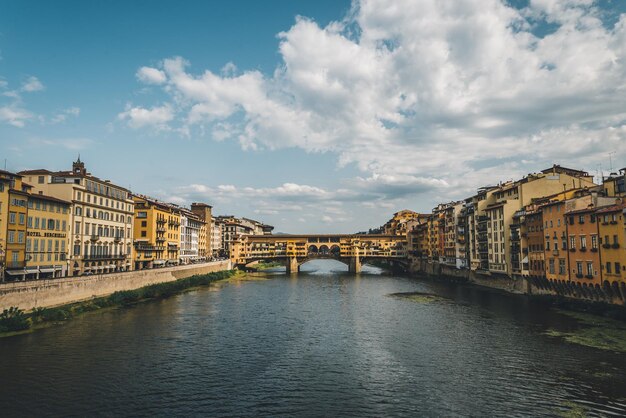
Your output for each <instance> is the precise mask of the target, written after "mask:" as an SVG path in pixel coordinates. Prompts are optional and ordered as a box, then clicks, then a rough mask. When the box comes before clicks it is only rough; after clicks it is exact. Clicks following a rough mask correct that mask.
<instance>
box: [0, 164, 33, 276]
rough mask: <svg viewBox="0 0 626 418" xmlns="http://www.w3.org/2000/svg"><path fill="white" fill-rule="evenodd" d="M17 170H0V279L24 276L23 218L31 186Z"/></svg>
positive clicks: (24, 222) (26, 210) (25, 216)
mask: <svg viewBox="0 0 626 418" xmlns="http://www.w3.org/2000/svg"><path fill="white" fill-rule="evenodd" d="M22 179H23V177H22V176H21V175H19V174H15V173H11V172H8V171H4V170H0V263H1V268H0V275H1V276H0V279H2V280H4V279H5V278H6V276H11V277H12V278H14V279H15V278H18V277H23V275H24V268H25V267H26V218H27V213H28V194H29V191H30V189H31V186H30V185H28V184H26V183H24V182H23V181H22Z"/></svg>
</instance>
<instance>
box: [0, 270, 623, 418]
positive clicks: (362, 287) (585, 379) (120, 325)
mask: <svg viewBox="0 0 626 418" xmlns="http://www.w3.org/2000/svg"><path fill="white" fill-rule="evenodd" d="M267 277H268V280H263V281H249V282H245V281H241V282H237V283H231V284H227V285H222V286H221V287H220V288H219V290H218V291H210V290H208V289H202V290H199V291H194V292H190V293H186V294H183V295H179V296H176V297H173V298H171V299H168V300H164V301H158V302H150V303H146V304H141V305H138V306H136V307H133V308H130V309H121V310H114V311H108V312H103V313H97V314H93V315H87V316H84V317H81V318H79V319H76V320H73V321H71V322H69V323H67V324H65V325H63V326H60V327H54V328H49V329H45V330H42V331H38V332H35V333H33V334H30V335H25V336H20V337H16V338H9V339H3V340H0V376H2V381H3V389H4V390H2V391H1V392H0V407H1V408H2V409H0V410H2V411H3V415H5V416H24V415H30V416H45V415H56V416H58V415H62V416H84V415H94V414H102V415H162V416H166V415H174V414H175V415H212V416H214V415H217V416H220V415H223V416H233V415H236V416H245V415H268V416H283V415H366V416H380V415H397V416H415V415H427V416H432V415H436V416H441V415H443V416H450V415H464V416H466V415H473V416H492V415H501V416H504V415H506V416H510V415H558V414H559V413H561V412H563V411H568V410H572V409H573V410H574V412H577V411H581V410H584V411H585V412H586V413H587V414H589V415H592V416H593V415H624V413H625V412H626V404H625V402H624V399H625V398H626V380H625V378H624V370H626V368H625V363H624V359H623V356H622V355H619V354H615V353H611V352H605V351H600V350H596V349H591V348H587V347H581V346H576V345H570V344H566V343H564V342H563V341H562V340H560V339H555V338H550V337H547V336H545V335H543V332H544V331H545V330H546V329H549V328H559V327H568V326H571V321H572V319H571V318H567V317H564V316H563V315H559V314H557V313H555V312H553V311H550V310H547V309H546V308H545V307H544V306H542V305H541V304H538V303H535V302H531V301H528V300H527V299H525V298H520V297H513V296H508V295H501V294H493V293H489V292H485V291H481V290H479V289H476V288H471V287H465V286H461V285H447V284H438V283H432V282H428V281H419V280H415V279H409V278H404V277H396V276H392V275H381V274H380V269H377V268H375V267H370V266H366V267H365V268H364V271H363V273H362V274H361V275H359V276H354V275H352V274H349V273H347V267H345V266H344V265H343V264H341V263H333V262H329V261H326V260H325V261H314V262H310V263H306V264H304V265H303V266H302V271H301V272H300V273H299V274H297V275H293V276H286V275H284V274H283V273H282V272H281V271H280V269H276V270H274V271H269V272H267ZM400 292H424V293H430V294H435V295H439V296H441V298H444V300H442V301H434V302H429V303H419V302H416V301H412V300H403V299H401V298H393V297H388V296H387V295H389V294H392V293H400Z"/></svg>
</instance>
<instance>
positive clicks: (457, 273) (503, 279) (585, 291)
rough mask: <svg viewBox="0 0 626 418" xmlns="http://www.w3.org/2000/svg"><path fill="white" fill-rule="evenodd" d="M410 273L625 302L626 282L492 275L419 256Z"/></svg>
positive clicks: (522, 291) (500, 287)
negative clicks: (589, 283) (571, 280)
mask: <svg viewBox="0 0 626 418" xmlns="http://www.w3.org/2000/svg"><path fill="white" fill-rule="evenodd" d="M409 272H410V273H414V274H422V275H425V276H429V277H432V278H435V279H438V278H440V279H444V280H451V281H461V282H467V283H471V284H475V285H478V286H483V287H488V288H491V289H498V290H502V291H505V292H509V293H516V294H522V295H531V296H558V297H562V298H566V299H575V300H582V301H587V302H603V303H609V304H614V305H622V306H624V305H626V284H624V283H619V284H617V283H612V284H609V283H608V282H605V284H604V285H603V286H598V285H596V286H591V285H589V286H587V285H585V284H580V283H574V282H566V281H551V280H546V279H543V278H541V279H540V278H534V277H521V276H520V277H509V276H507V275H504V274H502V275H490V274H484V273H477V272H475V271H471V270H469V269H456V268H454V267H451V266H447V265H442V264H439V263H432V262H431V263H429V262H427V261H425V260H416V259H413V260H411V263H410V267H409Z"/></svg>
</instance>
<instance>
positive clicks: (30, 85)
mask: <svg viewBox="0 0 626 418" xmlns="http://www.w3.org/2000/svg"><path fill="white" fill-rule="evenodd" d="M44 88H45V87H44V85H43V84H42V83H41V81H39V79H38V78H37V77H34V76H32V77H28V79H27V80H26V81H25V82H24V83H22V91H25V92H27V93H31V92H35V91H40V90H43V89H44Z"/></svg>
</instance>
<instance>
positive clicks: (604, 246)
mask: <svg viewBox="0 0 626 418" xmlns="http://www.w3.org/2000/svg"><path fill="white" fill-rule="evenodd" d="M602 248H611V244H607V243H604V244H602Z"/></svg>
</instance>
